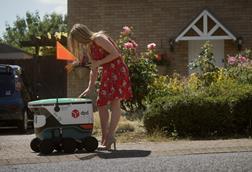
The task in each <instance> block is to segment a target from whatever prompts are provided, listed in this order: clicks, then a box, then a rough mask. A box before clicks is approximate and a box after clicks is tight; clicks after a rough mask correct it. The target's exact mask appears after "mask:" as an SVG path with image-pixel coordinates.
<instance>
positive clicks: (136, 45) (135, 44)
mask: <svg viewBox="0 0 252 172" xmlns="http://www.w3.org/2000/svg"><path fill="white" fill-rule="evenodd" d="M129 42H130V43H132V44H133V46H134V48H137V47H138V44H137V43H136V42H135V41H134V40H130V41H129Z"/></svg>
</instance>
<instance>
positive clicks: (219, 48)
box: [188, 40, 224, 74]
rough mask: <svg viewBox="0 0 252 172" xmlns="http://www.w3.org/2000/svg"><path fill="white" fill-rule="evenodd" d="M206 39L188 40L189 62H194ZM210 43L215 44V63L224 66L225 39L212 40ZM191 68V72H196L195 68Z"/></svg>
mask: <svg viewBox="0 0 252 172" xmlns="http://www.w3.org/2000/svg"><path fill="white" fill-rule="evenodd" d="M205 42H206V41H202V40H200V41H198V40H190V41H188V56H189V57H188V60H189V61H188V64H189V63H190V62H192V61H193V60H194V59H195V58H196V57H198V55H199V54H200V52H201V47H202V46H203V44H204V43H205ZM210 43H211V44H212V45H213V56H214V60H215V65H216V66H218V67H222V66H223V65H224V63H223V59H224V40H211V41H210ZM188 70H189V74H190V73H192V72H195V70H190V69H189V68H188Z"/></svg>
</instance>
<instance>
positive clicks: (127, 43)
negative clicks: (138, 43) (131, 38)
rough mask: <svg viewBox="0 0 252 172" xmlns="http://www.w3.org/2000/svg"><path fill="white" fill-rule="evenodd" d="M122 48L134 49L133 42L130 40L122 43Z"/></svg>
mask: <svg viewBox="0 0 252 172" xmlns="http://www.w3.org/2000/svg"><path fill="white" fill-rule="evenodd" d="M124 48H126V49H134V44H133V43H131V42H126V43H124Z"/></svg>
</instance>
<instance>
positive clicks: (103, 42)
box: [92, 36, 121, 68]
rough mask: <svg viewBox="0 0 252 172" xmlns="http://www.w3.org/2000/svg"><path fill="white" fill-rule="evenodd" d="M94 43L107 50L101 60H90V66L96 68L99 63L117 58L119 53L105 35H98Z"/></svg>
mask: <svg viewBox="0 0 252 172" xmlns="http://www.w3.org/2000/svg"><path fill="white" fill-rule="evenodd" d="M94 41H95V43H96V44H97V45H99V46H100V47H102V48H103V49H104V50H105V51H107V52H108V55H107V56H106V57H104V58H103V59H101V60H97V61H94V60H93V61H92V67H93V68H96V67H98V66H100V65H103V64H106V63H108V62H111V61H113V60H114V59H116V58H118V57H119V56H120V55H121V54H120V53H119V51H118V50H117V48H116V47H115V46H114V45H113V43H112V42H111V41H110V40H108V38H106V37H105V36H98V37H96V38H95V39H94Z"/></svg>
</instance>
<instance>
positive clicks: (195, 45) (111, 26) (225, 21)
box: [68, 0, 252, 96]
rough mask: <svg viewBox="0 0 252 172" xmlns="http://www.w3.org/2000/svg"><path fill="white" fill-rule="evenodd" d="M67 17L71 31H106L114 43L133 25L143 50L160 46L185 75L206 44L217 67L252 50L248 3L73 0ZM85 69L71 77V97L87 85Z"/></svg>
mask: <svg viewBox="0 0 252 172" xmlns="http://www.w3.org/2000/svg"><path fill="white" fill-rule="evenodd" d="M68 19H69V20H68V21H69V23H68V24H69V27H71V26H72V25H73V24H75V23H83V24H85V25H87V26H88V27H89V28H90V29H91V30H93V31H99V30H105V31H107V32H108V33H109V34H110V35H111V36H112V37H113V38H114V39H117V38H118V36H119V33H120V31H121V29H122V27H123V26H125V25H127V26H133V27H134V37H135V40H136V41H137V43H138V44H139V46H140V49H141V50H143V49H145V48H146V45H147V44H148V43H150V42H155V43H156V44H157V47H158V50H159V51H160V52H161V53H164V54H166V58H167V60H169V62H170V63H169V66H168V69H169V72H178V73H180V74H182V75H188V74H189V73H190V70H189V68H188V64H189V62H190V61H192V60H193V59H194V58H195V57H196V56H197V55H198V53H199V52H200V47H201V46H202V44H203V43H204V42H205V41H206V40H210V41H211V43H212V44H213V53H214V57H215V61H216V65H218V66H222V65H223V60H224V59H225V57H226V56H227V55H228V54H235V53H237V52H238V51H240V50H241V49H243V48H252V31H251V30H252V1H249V0H239V1H235V0H191V1H188V0H178V1H174V0H156V1H150V0H142V1H133V0H125V1H116V0H85V1H81V0H68ZM80 70H81V69H79V71H76V73H75V74H74V75H70V76H69V77H68V88H71V89H68V90H69V91H68V95H74V96H75V95H78V94H79V93H80V91H82V90H83V89H84V88H85V86H86V85H87V81H84V80H85V79H86V78H88V74H87V73H88V72H87V71H86V69H82V70H83V71H80ZM77 73H82V74H83V75H82V76H80V77H77V76H78V75H77ZM82 79H84V80H82ZM76 82H78V84H76ZM80 85H81V86H80Z"/></svg>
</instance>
